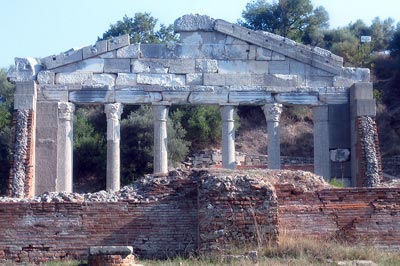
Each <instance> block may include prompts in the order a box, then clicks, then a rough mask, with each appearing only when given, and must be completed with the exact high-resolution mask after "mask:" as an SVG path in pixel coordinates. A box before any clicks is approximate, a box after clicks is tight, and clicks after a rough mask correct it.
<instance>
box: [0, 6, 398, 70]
mask: <svg viewBox="0 0 400 266" xmlns="http://www.w3.org/2000/svg"><path fill="white" fill-rule="evenodd" d="M248 2H249V0H113V1H101V0H67V1H66V0H36V1H33V0H5V1H2V3H1V10H2V11H1V12H0V34H1V36H2V38H1V49H0V67H8V66H9V65H11V64H14V57H44V56H48V55H53V54H59V53H61V52H64V51H66V50H69V49H70V48H72V47H80V46H84V45H89V44H93V43H94V42H95V41H96V40H97V37H98V36H101V35H102V34H103V32H105V31H106V30H107V29H108V28H109V26H110V24H112V23H115V22H116V21H117V20H120V19H122V17H123V16H124V15H125V14H127V15H128V16H130V17H132V16H133V15H134V13H136V12H150V13H151V14H152V15H153V16H154V17H156V18H158V19H159V22H160V23H164V24H170V23H173V22H174V20H175V19H176V18H178V17H180V16H182V15H184V14H189V13H199V14H206V15H209V16H211V17H213V18H221V19H225V20H227V21H230V22H236V20H237V19H239V18H240V17H241V13H242V11H243V10H244V8H245V6H246V4H247V3H248ZM103 3H104V4H103ZM312 3H313V4H314V6H320V5H322V6H324V7H325V9H326V10H327V11H328V13H329V16H330V25H331V27H333V28H336V27H339V26H345V25H347V24H348V23H350V22H352V21H353V22H354V21H356V20H357V19H359V18H360V19H362V20H364V21H365V22H366V23H367V24H370V22H371V20H372V19H373V18H374V17H376V16H379V17H380V18H382V19H383V18H387V17H392V18H393V19H395V20H396V22H399V21H400V1H399V0H380V1H376V0H312Z"/></svg>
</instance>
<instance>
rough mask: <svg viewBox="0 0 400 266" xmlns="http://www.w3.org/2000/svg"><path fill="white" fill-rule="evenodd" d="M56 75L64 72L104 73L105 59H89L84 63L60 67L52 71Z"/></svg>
mask: <svg viewBox="0 0 400 266" xmlns="http://www.w3.org/2000/svg"><path fill="white" fill-rule="evenodd" d="M52 71H53V72H55V73H62V72H75V71H83V72H93V73H103V71H104V59H101V58H89V59H86V60H83V61H79V62H76V63H73V64H69V65H65V66H60V67H57V68H54V69H52Z"/></svg>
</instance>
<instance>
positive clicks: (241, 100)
mask: <svg viewBox="0 0 400 266" xmlns="http://www.w3.org/2000/svg"><path fill="white" fill-rule="evenodd" d="M273 100H274V99H273V98H272V96H271V93H268V92H265V91H231V92H230V93H229V103H234V104H243V105H263V104H266V103H271V102H273Z"/></svg>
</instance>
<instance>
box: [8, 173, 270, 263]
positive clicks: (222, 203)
mask: <svg viewBox="0 0 400 266" xmlns="http://www.w3.org/2000/svg"><path fill="white" fill-rule="evenodd" d="M4 201H7V200H3V202H2V200H1V198H0V228H1V230H0V262H1V261H2V260H4V259H10V260H14V261H35V262H41V261H47V260H59V259H65V258H79V259H87V255H88V254H87V252H88V248H89V247H90V246H104V245H129V246H133V247H134V253H135V254H136V255H138V256H139V257H140V258H144V257H156V258H166V257H170V256H177V255H182V254H188V253H191V252H195V251H197V249H198V247H201V249H202V250H211V249H217V250H222V249H225V248H230V247H232V245H231V244H233V243H240V242H242V241H243V240H246V241H247V242H251V241H254V240H256V236H255V235H256V234H255V229H256V228H255V226H256V225H257V230H260V232H263V234H265V235H266V236H267V237H268V238H270V239H276V236H277V235H276V234H277V228H276V227H277V222H276V220H277V216H276V214H277V209H276V199H275V197H274V193H273V188H272V186H271V185H270V184H267V183H264V184H263V183H260V182H258V181H257V180H256V179H254V178H251V177H249V176H243V175H242V176H236V175H235V174H234V173H233V172H232V175H230V173H228V174H222V175H221V176H219V177H215V175H209V174H208V173H207V172H199V173H196V172H195V173H194V174H193V175H188V174H181V172H175V173H173V174H170V176H168V177H148V178H145V179H143V180H141V181H138V182H136V183H135V185H134V186H133V187H125V188H123V189H122V190H121V191H120V192H116V193H112V192H109V193H107V192H105V191H102V192H98V193H94V194H85V195H79V194H68V193H50V194H43V195H42V196H41V197H36V198H34V199H33V200H28V199H25V200H22V201H21V200H16V199H14V200H11V199H8V202H4ZM9 201H15V202H14V203H10V202H9ZM37 201H40V202H37Z"/></svg>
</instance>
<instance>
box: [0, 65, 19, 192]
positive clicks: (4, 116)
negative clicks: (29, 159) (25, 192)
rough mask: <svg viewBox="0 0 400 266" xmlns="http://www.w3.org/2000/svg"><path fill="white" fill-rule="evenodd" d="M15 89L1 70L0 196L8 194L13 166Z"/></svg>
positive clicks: (3, 70)
mask: <svg viewBox="0 0 400 266" xmlns="http://www.w3.org/2000/svg"><path fill="white" fill-rule="evenodd" d="M14 89H15V86H14V85H13V84H11V83H10V82H8V81H7V78H6V70H5V69H0V165H1V167H0V194H4V193H5V192H6V188H7V180H8V175H9V172H10V166H11V139H12V128H11V124H12V109H13V106H14Z"/></svg>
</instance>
